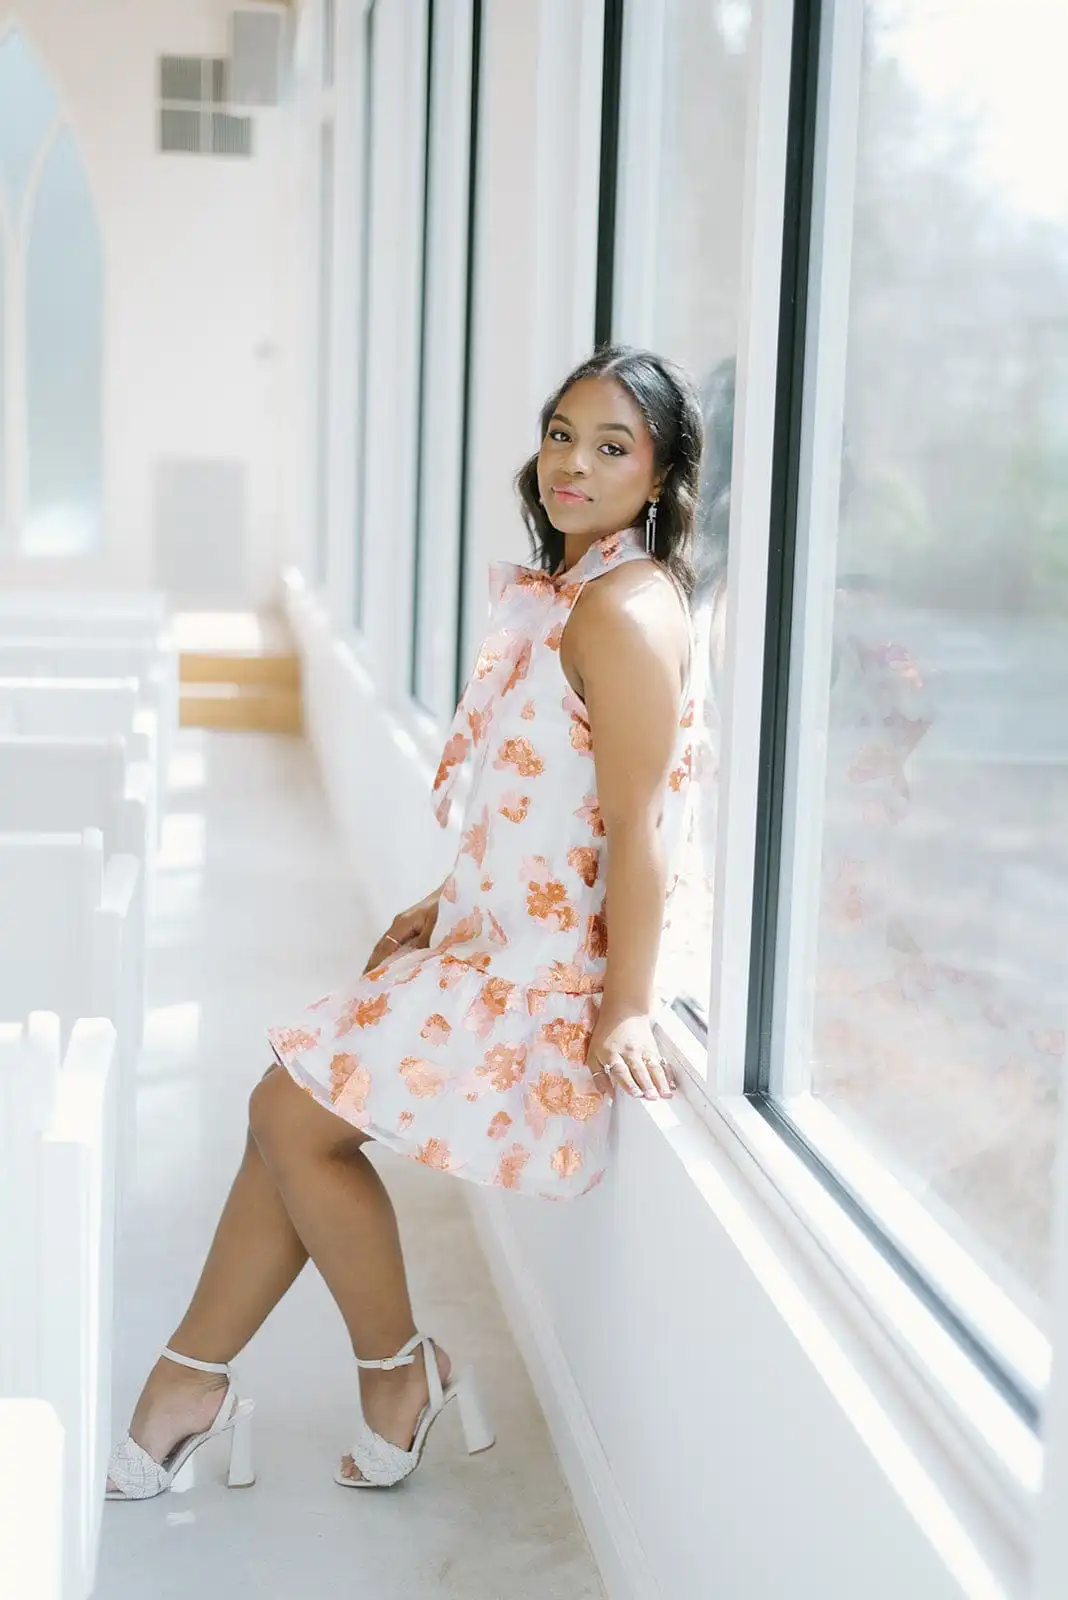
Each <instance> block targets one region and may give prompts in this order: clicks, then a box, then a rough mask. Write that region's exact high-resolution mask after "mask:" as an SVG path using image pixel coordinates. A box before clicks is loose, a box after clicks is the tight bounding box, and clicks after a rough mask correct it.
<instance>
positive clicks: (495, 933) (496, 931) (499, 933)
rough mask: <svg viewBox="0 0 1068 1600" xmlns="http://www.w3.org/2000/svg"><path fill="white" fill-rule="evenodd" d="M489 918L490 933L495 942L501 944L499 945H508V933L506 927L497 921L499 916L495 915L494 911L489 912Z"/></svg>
mask: <svg viewBox="0 0 1068 1600" xmlns="http://www.w3.org/2000/svg"><path fill="white" fill-rule="evenodd" d="M489 920H490V933H489V936H490V938H491V939H492V940H493V943H494V944H499V945H506V944H507V943H508V935H507V934H506V933H505V931H504V929H503V928H502V927H501V925H500V923H499V922H498V921H497V918H496V917H495V916H494V915H493V912H492V911H491V912H490V913H489Z"/></svg>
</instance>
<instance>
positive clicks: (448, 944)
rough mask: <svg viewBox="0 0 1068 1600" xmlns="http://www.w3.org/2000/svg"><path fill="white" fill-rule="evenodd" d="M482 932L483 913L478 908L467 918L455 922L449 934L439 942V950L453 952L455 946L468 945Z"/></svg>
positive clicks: (469, 913)
mask: <svg viewBox="0 0 1068 1600" xmlns="http://www.w3.org/2000/svg"><path fill="white" fill-rule="evenodd" d="M481 932H482V913H481V911H479V909H478V907H477V906H476V907H475V909H474V911H469V912H468V914H467V916H466V917H461V918H460V920H459V921H458V922H454V923H453V925H452V927H451V928H450V929H449V931H448V933H445V934H443V935H442V937H441V938H440V939H439V940H438V945H437V948H438V949H439V950H451V949H452V946H453V945H454V944H467V943H468V942H469V941H470V940H471V939H477V938H478V936H479V934H480V933H481Z"/></svg>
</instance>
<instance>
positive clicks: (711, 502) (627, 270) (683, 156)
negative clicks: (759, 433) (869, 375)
mask: <svg viewBox="0 0 1068 1600" xmlns="http://www.w3.org/2000/svg"><path fill="white" fill-rule="evenodd" d="M749 26H750V8H749V5H748V3H747V0H714V3H711V4H710V3H709V0H665V3H664V4H663V5H659V6H644V5H633V6H628V7H627V8H626V9H625V30H624V54H623V86H622V155H621V161H620V171H621V173H622V179H621V184H620V192H619V205H618V210H619V229H618V234H617V237H618V240H619V247H618V250H617V252H616V270H615V310H614V318H613V334H614V336H615V337H616V338H617V339H622V340H625V341H626V342H628V343H631V344H641V345H647V346H649V347H651V348H652V349H654V350H657V351H660V352H661V353H662V354H664V355H666V356H670V357H671V358H673V359H674V360H676V361H679V362H681V363H682V365H683V366H684V367H686V368H687V369H688V370H689V371H690V372H691V374H692V375H693V376H694V378H695V380H696V381H697V384H698V386H699V389H700V392H701V398H702V402H703V409H704V415H705V428H706V446H705V466H704V474H703V483H702V493H701V504H700V511H699V518H698V530H699V531H698V550H697V566H698V571H699V585H698V591H697V594H696V596H695V610H696V613H697V615H698V617H699V621H700V624H701V628H700V637H701V639H702V655H703V656H707V655H708V654H709V649H708V647H709V643H711V659H710V663H709V671H708V675H707V676H708V692H707V694H706V697H705V723H706V726H707V730H708V737H707V741H706V744H705V749H704V752H703V757H702V763H701V771H702V779H701V781H702V811H701V839H700V848H699V852H698V854H696V855H695V857H694V859H692V860H691V861H690V862H689V863H687V869H686V871H685V872H684V875H683V881H682V883H681V884H680V900H681V902H682V903H681V904H680V905H679V907H678V911H677V912H676V913H673V915H672V919H671V922H672V930H677V936H678V942H677V944H675V945H674V947H673V948H670V949H669V950H668V951H667V952H666V959H667V960H669V961H670V962H671V972H672V975H673V980H674V981H675V982H676V984H677V987H678V991H679V996H680V1005H681V1006H682V1007H683V1008H684V1011H685V1014H686V1015H687V1017H688V1019H690V1020H691V1021H692V1022H693V1023H694V1025H695V1026H696V1027H697V1029H698V1031H703V1022H704V1017H705V1011H706V1004H707V999H708V974H709V968H710V963H711V947H712V916H713V896H712V866H713V856H714V851H715V839H716V788H717V766H718V749H717V745H718V737H717V735H718V717H717V711H716V678H717V673H718V670H719V668H720V667H721V666H722V617H723V611H724V596H725V581H726V560H727V527H728V518H729V511H730V490H731V439H732V430H733V423H734V369H735V359H736V356H737V349H738V344H737V340H738V315H739V282H740V274H741V262H742V201H743V183H744V175H745V125H746V108H747V74H748V69H749V49H748V45H749ZM667 937H668V938H669V939H670V938H671V935H668V936H667Z"/></svg>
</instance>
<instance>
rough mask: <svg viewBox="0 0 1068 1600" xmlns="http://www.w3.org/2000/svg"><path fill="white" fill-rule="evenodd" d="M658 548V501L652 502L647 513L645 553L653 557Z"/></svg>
mask: <svg viewBox="0 0 1068 1600" xmlns="http://www.w3.org/2000/svg"><path fill="white" fill-rule="evenodd" d="M655 548H656V501H655V500H650V502H649V509H648V511H647V512H646V513H645V553H646V555H647V556H651V555H652V554H653V551H654V550H655Z"/></svg>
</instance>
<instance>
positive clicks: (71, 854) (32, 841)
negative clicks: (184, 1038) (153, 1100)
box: [0, 828, 144, 1202]
mask: <svg viewBox="0 0 1068 1600" xmlns="http://www.w3.org/2000/svg"><path fill="white" fill-rule="evenodd" d="M139 883H140V868H139V866H138V863H137V861H136V860H135V859H134V857H133V856H131V855H112V856H111V857H109V858H108V859H105V855H104V840H103V835H102V834H101V832H100V830H99V829H97V828H89V829H86V830H85V832H84V833H82V834H76V833H69V834H68V833H46V834H34V833H0V1017H20V1016H25V1015H26V1014H27V1012H30V1011H50V1012H54V1013H55V1014H56V1015H57V1016H58V1017H59V1019H60V1033H61V1038H60V1044H61V1048H63V1049H65V1048H66V1046H67V1043H68V1041H69V1039H70V1035H71V1031H72V1029H73V1027H74V1025H75V1023H76V1022H77V1020H78V1018H79V1017H107V1018H108V1019H109V1020H110V1021H111V1022H112V1023H114V1025H115V1029H116V1031H117V1034H118V1052H117V1060H118V1071H119V1087H118V1094H119V1123H120V1149H119V1173H118V1174H117V1183H118V1191H119V1194H120V1197H121V1200H122V1202H125V1201H126V1199H127V1198H128V1197H129V1196H130V1195H131V1194H132V1192H133V1185H134V1177H135V1172H136V1151H137V1066H138V1056H139V1050H140V1044H139V1041H140V1039H141V1037H142V1035H143V1031H144V1017H143V1004H144V1001H143V994H142V993H141V992H140V990H141V987H142V985H143V973H144V956H143V950H142V949H141V948H139V946H138V940H140V939H141V938H142V937H143V934H142V932H141V928H140V926H139V924H138V921H137V917H136V912H137V900H138V893H139Z"/></svg>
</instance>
